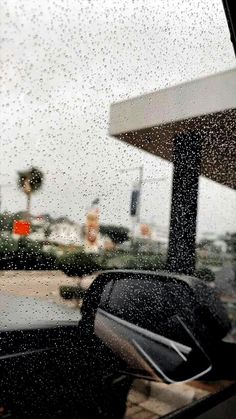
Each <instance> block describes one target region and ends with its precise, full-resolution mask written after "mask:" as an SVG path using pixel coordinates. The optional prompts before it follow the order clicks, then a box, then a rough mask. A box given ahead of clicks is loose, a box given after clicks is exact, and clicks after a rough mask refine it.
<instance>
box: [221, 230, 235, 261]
mask: <svg viewBox="0 0 236 419" xmlns="http://www.w3.org/2000/svg"><path fill="white" fill-rule="evenodd" d="M223 239H224V241H225V243H226V246H227V252H228V253H230V254H231V255H233V256H234V257H236V233H226V235H225V236H224V238H223Z"/></svg>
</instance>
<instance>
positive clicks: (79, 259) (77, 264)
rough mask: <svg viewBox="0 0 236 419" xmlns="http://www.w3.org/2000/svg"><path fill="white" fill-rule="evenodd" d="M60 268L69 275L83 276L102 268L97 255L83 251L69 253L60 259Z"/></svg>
mask: <svg viewBox="0 0 236 419" xmlns="http://www.w3.org/2000/svg"><path fill="white" fill-rule="evenodd" d="M59 269H61V270H62V271H63V272H64V273H65V274H66V275H68V276H79V277H81V276H83V275H88V274H91V273H93V272H97V271H100V270H101V269H102V266H101V264H100V263H99V262H98V258H97V257H96V255H93V254H87V253H83V252H76V253H69V254H67V255H65V256H62V257H61V258H60V260H59Z"/></svg>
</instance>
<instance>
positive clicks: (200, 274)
mask: <svg viewBox="0 0 236 419" xmlns="http://www.w3.org/2000/svg"><path fill="white" fill-rule="evenodd" d="M195 276H196V277H197V278H199V279H203V280H204V281H206V282H212V281H214V280H215V274H214V272H212V271H211V269H209V268H206V267H203V268H199V269H197V270H196V271H195Z"/></svg>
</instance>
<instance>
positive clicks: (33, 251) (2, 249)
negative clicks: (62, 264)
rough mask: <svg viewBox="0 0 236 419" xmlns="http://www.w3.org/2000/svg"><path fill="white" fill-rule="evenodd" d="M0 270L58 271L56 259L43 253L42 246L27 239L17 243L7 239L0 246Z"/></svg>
mask: <svg viewBox="0 0 236 419" xmlns="http://www.w3.org/2000/svg"><path fill="white" fill-rule="evenodd" d="M0 269H2V270H24V269H25V270H54V269H58V263H57V258H56V256H55V255H53V254H49V253H46V252H43V250H42V246H41V245H40V244H38V243H36V242H32V241H31V240H29V239H26V238H22V239H20V240H19V241H18V242H17V241H14V240H13V239H11V238H10V239H7V242H6V243H3V242H2V241H1V245H0Z"/></svg>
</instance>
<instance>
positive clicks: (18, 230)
mask: <svg viewBox="0 0 236 419" xmlns="http://www.w3.org/2000/svg"><path fill="white" fill-rule="evenodd" d="M13 233H14V234H19V235H20V236H28V235H29V234H30V222H29V221H26V220H15V221H14V224H13Z"/></svg>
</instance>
